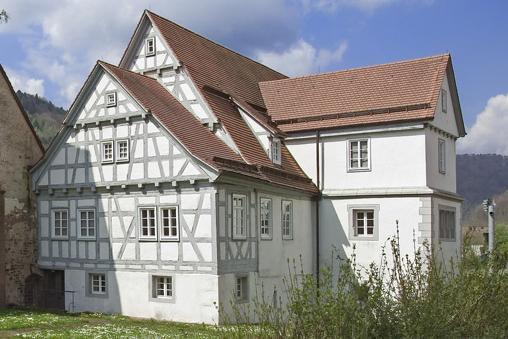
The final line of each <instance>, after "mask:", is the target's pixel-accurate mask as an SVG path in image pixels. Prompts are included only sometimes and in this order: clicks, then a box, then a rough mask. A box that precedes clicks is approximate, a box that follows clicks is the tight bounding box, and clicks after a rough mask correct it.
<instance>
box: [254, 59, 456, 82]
mask: <svg viewBox="0 0 508 339" xmlns="http://www.w3.org/2000/svg"><path fill="white" fill-rule="evenodd" d="M444 57H450V53H443V54H436V55H431V56H427V57H420V58H414V59H405V60H398V61H391V62H385V63H382V64H375V65H369V66H360V67H353V68H347V69H341V70H336V71H329V72H323V73H315V74H308V75H301V76H296V77H291V78H286V79H278V80H268V81H262V82H260V84H265V83H269V82H283V81H291V80H302V79H307V78H315V77H320V76H326V75H331V74H339V73H347V72H351V71H357V70H365V69H373V68H377V67H384V66H391V65H398V64H406V63H410V62H415V61H422V60H431V59H439V58H444Z"/></svg>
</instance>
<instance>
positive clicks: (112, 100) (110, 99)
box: [106, 92, 116, 107]
mask: <svg viewBox="0 0 508 339" xmlns="http://www.w3.org/2000/svg"><path fill="white" fill-rule="evenodd" d="M114 106H116V92H110V93H107V94H106V107H114Z"/></svg>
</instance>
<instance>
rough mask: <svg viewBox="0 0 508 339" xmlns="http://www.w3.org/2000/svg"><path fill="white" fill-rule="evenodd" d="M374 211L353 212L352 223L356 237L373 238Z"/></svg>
mask: <svg viewBox="0 0 508 339" xmlns="http://www.w3.org/2000/svg"><path fill="white" fill-rule="evenodd" d="M374 215H375V213H374V210H354V211H353V223H354V231H355V236H356V237H373V236H374V227H375V226H374V225H375V220H374Z"/></svg>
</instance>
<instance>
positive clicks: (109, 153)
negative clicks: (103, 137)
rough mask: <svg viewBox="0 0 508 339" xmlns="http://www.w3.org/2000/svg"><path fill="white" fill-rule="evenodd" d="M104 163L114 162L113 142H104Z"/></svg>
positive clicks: (102, 155)
mask: <svg viewBox="0 0 508 339" xmlns="http://www.w3.org/2000/svg"><path fill="white" fill-rule="evenodd" d="M101 157H102V162H103V163H111V162H113V141H104V142H102V154H101Z"/></svg>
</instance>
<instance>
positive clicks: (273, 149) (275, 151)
mask: <svg viewBox="0 0 508 339" xmlns="http://www.w3.org/2000/svg"><path fill="white" fill-rule="evenodd" d="M270 158H271V159H272V162H273V163H274V164H277V165H280V164H281V158H282V156H281V144H280V139H279V138H272V142H271V145H270Z"/></svg>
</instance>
